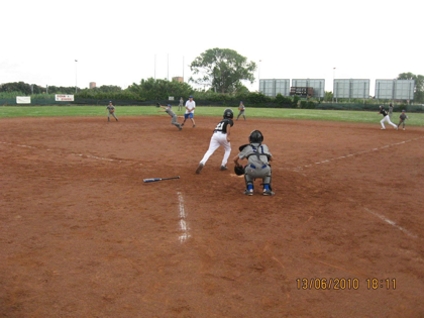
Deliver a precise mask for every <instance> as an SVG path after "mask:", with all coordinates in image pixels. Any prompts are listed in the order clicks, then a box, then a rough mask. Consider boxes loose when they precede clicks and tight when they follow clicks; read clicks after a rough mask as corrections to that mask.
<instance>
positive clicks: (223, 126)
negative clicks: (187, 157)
mask: <svg viewBox="0 0 424 318" xmlns="http://www.w3.org/2000/svg"><path fill="white" fill-rule="evenodd" d="M233 117H234V114H233V111H232V110H231V109H229V108H227V109H226V110H224V115H223V119H222V120H221V121H220V122H219V123H218V124H217V125H216V127H215V129H214V131H213V135H212V137H211V140H210V143H209V149H208V151H206V153H205V155H204V156H203V159H202V160H200V163H199V166H198V167H197V169H196V173H197V174H199V173H200V171H202V169H203V167H204V166H205V164H206V161H208V159H209V157H210V156H212V154H213V153H214V152H215V150H216V149H218V148H219V146H222V147H224V150H225V152H224V158H222V163H221V171H224V170H227V169H228V168H227V161H228V157H229V156H230V153H231V144H230V131H231V127H232V126H233V125H234V122H233Z"/></svg>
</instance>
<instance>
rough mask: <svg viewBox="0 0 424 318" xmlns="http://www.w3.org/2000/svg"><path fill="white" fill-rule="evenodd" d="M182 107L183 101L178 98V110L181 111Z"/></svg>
mask: <svg viewBox="0 0 424 318" xmlns="http://www.w3.org/2000/svg"><path fill="white" fill-rule="evenodd" d="M183 107H184V99H183V98H182V97H180V103H179V104H178V110H182V109H183Z"/></svg>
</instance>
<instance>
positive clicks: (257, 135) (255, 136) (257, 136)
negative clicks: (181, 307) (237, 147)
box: [249, 130, 264, 143]
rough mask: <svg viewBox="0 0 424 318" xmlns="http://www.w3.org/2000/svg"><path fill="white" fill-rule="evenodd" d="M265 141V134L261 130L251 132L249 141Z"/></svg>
mask: <svg viewBox="0 0 424 318" xmlns="http://www.w3.org/2000/svg"><path fill="white" fill-rule="evenodd" d="M262 141H264V135H262V133H261V132H260V131H259V130H254V131H252V132H251V133H250V136H249V142H251V143H252V142H254V143H261V142H262Z"/></svg>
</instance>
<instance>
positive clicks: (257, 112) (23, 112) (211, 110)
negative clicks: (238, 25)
mask: <svg viewBox="0 0 424 318" xmlns="http://www.w3.org/2000/svg"><path fill="white" fill-rule="evenodd" d="M173 109H174V111H175V112H176V113H177V115H182V114H183V111H178V110H177V109H178V108H177V107H175V106H174V107H173ZM159 110H160V108H156V107H154V106H118V107H117V108H116V115H117V116H118V117H125V116H152V115H157V114H159V113H160V112H159ZM223 111H224V108H223V107H208V106H198V107H197V108H196V112H195V114H196V115H197V116H217V117H219V116H222V113H223ZM233 111H234V116H237V114H238V110H237V108H235V107H233ZM106 115H107V112H106V106H104V107H103V106H0V118H17V117H63V116H83V117H84V116H87V117H88V116H97V117H101V116H106ZM399 115H400V113H393V115H392V121H393V122H394V123H395V124H397V123H398V122H399ZM407 115H408V117H409V120H408V121H407V125H408V126H424V114H421V113H411V114H407ZM246 117H247V118H254V117H256V118H283V119H302V120H324V121H340V122H352V123H373V124H375V123H378V122H379V121H380V120H381V118H382V116H381V115H380V114H378V112H377V110H376V111H375V112H369V111H347V110H316V109H286V108H285V109H276V108H247V109H246Z"/></svg>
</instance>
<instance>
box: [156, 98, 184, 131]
mask: <svg viewBox="0 0 424 318" xmlns="http://www.w3.org/2000/svg"><path fill="white" fill-rule="evenodd" d="M157 106H158V107H161V108H163V111H164V112H165V113H167V114H168V115H169V116H171V118H172V119H171V124H172V125H174V126H176V127H177V128H178V129H179V130H182V129H183V127H182V126H181V124H180V123H179V122H178V119H177V115H175V113H174V112H173V111H172V106H171V104H168V105H166V106H162V105H161V104H159V103H158V104H157Z"/></svg>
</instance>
